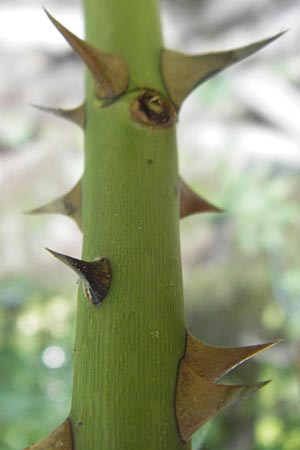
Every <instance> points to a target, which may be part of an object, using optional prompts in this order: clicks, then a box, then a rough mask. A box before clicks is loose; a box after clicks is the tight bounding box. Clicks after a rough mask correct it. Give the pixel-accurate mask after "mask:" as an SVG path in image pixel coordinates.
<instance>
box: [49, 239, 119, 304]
mask: <svg viewBox="0 0 300 450" xmlns="http://www.w3.org/2000/svg"><path fill="white" fill-rule="evenodd" d="M46 250H47V251H48V252H49V253H51V254H52V255H53V256H54V257H55V258H57V259H59V260H60V261H61V262H63V263H64V264H66V265H67V266H68V267H70V268H71V269H72V270H74V272H76V273H77V275H78V276H79V277H80V279H81V280H82V282H83V287H84V293H85V296H86V297H87V299H88V301H89V302H90V303H91V304H92V305H94V306H97V305H100V304H101V303H102V302H103V300H104V298H105V297H106V295H107V292H108V290H109V288H110V285H111V279H112V270H111V264H110V261H109V259H108V258H104V257H103V258H97V259H96V260H95V261H84V260H81V259H76V258H72V257H71V256H67V255H63V254H61V253H57V252H55V251H53V250H50V249H49V248H46Z"/></svg>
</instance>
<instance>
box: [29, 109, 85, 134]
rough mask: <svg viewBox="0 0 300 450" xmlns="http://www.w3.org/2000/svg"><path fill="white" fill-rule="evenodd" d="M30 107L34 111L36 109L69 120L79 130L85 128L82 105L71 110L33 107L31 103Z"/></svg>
mask: <svg viewBox="0 0 300 450" xmlns="http://www.w3.org/2000/svg"><path fill="white" fill-rule="evenodd" d="M31 106H32V107H33V108H35V109H38V110H39V111H43V112H46V113H50V114H54V115H55V116H57V117H61V118H62V119H66V120H69V121H70V122H73V123H75V124H76V125H79V126H80V127H81V128H84V127H85V122H86V117H85V116H86V113H85V104H84V103H83V104H82V105H79V106H77V107H76V108H72V109H61V108H49V107H45V106H40V105H35V104H33V103H31Z"/></svg>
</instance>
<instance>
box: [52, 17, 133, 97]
mask: <svg viewBox="0 0 300 450" xmlns="http://www.w3.org/2000/svg"><path fill="white" fill-rule="evenodd" d="M44 11H45V13H46V14H47V16H48V18H49V19H50V20H51V22H52V23H53V25H54V26H55V27H56V28H57V30H58V31H59V32H60V33H61V34H62V35H63V36H64V38H65V39H66V40H67V41H68V43H69V44H70V45H71V47H72V48H73V50H74V51H75V52H76V53H77V54H78V56H79V57H80V58H81V59H82V60H83V61H84V63H85V64H86V65H87V67H88V68H89V69H90V71H91V73H92V75H93V77H94V80H95V84H96V87H95V93H96V95H97V97H98V98H100V99H114V98H116V97H119V96H120V95H121V94H123V93H124V92H125V91H126V89H127V86H128V83H129V74H128V67H127V64H126V62H125V61H124V60H123V58H121V57H120V56H118V55H115V54H111V53H104V52H101V51H100V50H98V49H96V48H94V47H93V46H92V45H90V44H88V43H87V42H85V41H83V40H81V39H80V38H78V37H77V36H75V34H73V33H71V31H69V30H68V29H67V28H65V27H64V26H63V25H62V24H61V23H60V22H58V21H57V20H56V19H55V18H54V17H53V16H52V15H51V14H50V13H49V12H48V11H47V10H46V9H45V8H44Z"/></svg>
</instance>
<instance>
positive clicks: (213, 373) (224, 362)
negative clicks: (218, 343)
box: [184, 333, 282, 381]
mask: <svg viewBox="0 0 300 450" xmlns="http://www.w3.org/2000/svg"><path fill="white" fill-rule="evenodd" d="M281 341H282V340H281V339H279V340H275V341H271V342H267V343H265V344H259V345H250V346H247V347H215V346H213V345H208V344H204V343H203V342H201V341H199V340H198V339H196V338H194V337H193V336H192V335H190V334H189V333H188V335H187V347H186V352H185V356H184V359H185V361H186V363H187V364H188V365H189V367H191V368H192V369H193V371H194V372H195V373H196V374H197V375H199V376H201V377H203V378H205V379H207V380H209V381H216V380H218V379H219V378H221V377H222V376H224V375H225V374H226V373H228V372H230V371H231V370H233V369H234V368H235V367H237V366H238V365H240V364H241V363H243V362H244V361H246V360H248V359H250V358H252V357H253V356H255V355H257V354H258V353H260V352H262V351H264V350H266V349H268V348H270V347H272V346H273V345H276V344H278V343H279V342H281Z"/></svg>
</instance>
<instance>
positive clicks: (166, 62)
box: [161, 31, 286, 109]
mask: <svg viewBox="0 0 300 450" xmlns="http://www.w3.org/2000/svg"><path fill="white" fill-rule="evenodd" d="M285 32H286V31H283V32H281V33H278V34H276V35H275V36H272V37H270V38H268V39H264V40H261V41H257V42H254V43H252V44H250V45H246V46H245V47H240V48H236V49H232V50H227V51H221V52H214V53H204V54H200V55H186V54H183V53H179V52H174V51H171V50H162V54H161V67H162V73H163V78H164V82H165V86H166V89H167V91H168V93H169V95H170V98H171V100H172V102H173V103H174V105H175V106H176V107H177V108H178V109H179V108H180V107H181V105H182V103H183V101H184V100H185V98H186V97H187V96H188V95H189V94H190V92H191V91H192V90H193V89H195V88H196V87H197V86H198V85H199V84H200V83H203V82H204V81H206V80H207V79H208V78H210V77H211V76H213V75H215V74H217V73H218V72H220V71H221V70H223V69H225V68H226V67H229V66H230V65H232V64H234V63H236V62H238V61H241V60H242V59H244V58H246V57H248V56H250V55H252V54H253V53H255V52H257V51H258V50H260V49H262V48H263V47H265V46H266V45H268V44H270V43H271V42H273V41H274V40H275V39H278V38H279V37H280V36H282V35H283V34H284V33H285Z"/></svg>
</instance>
